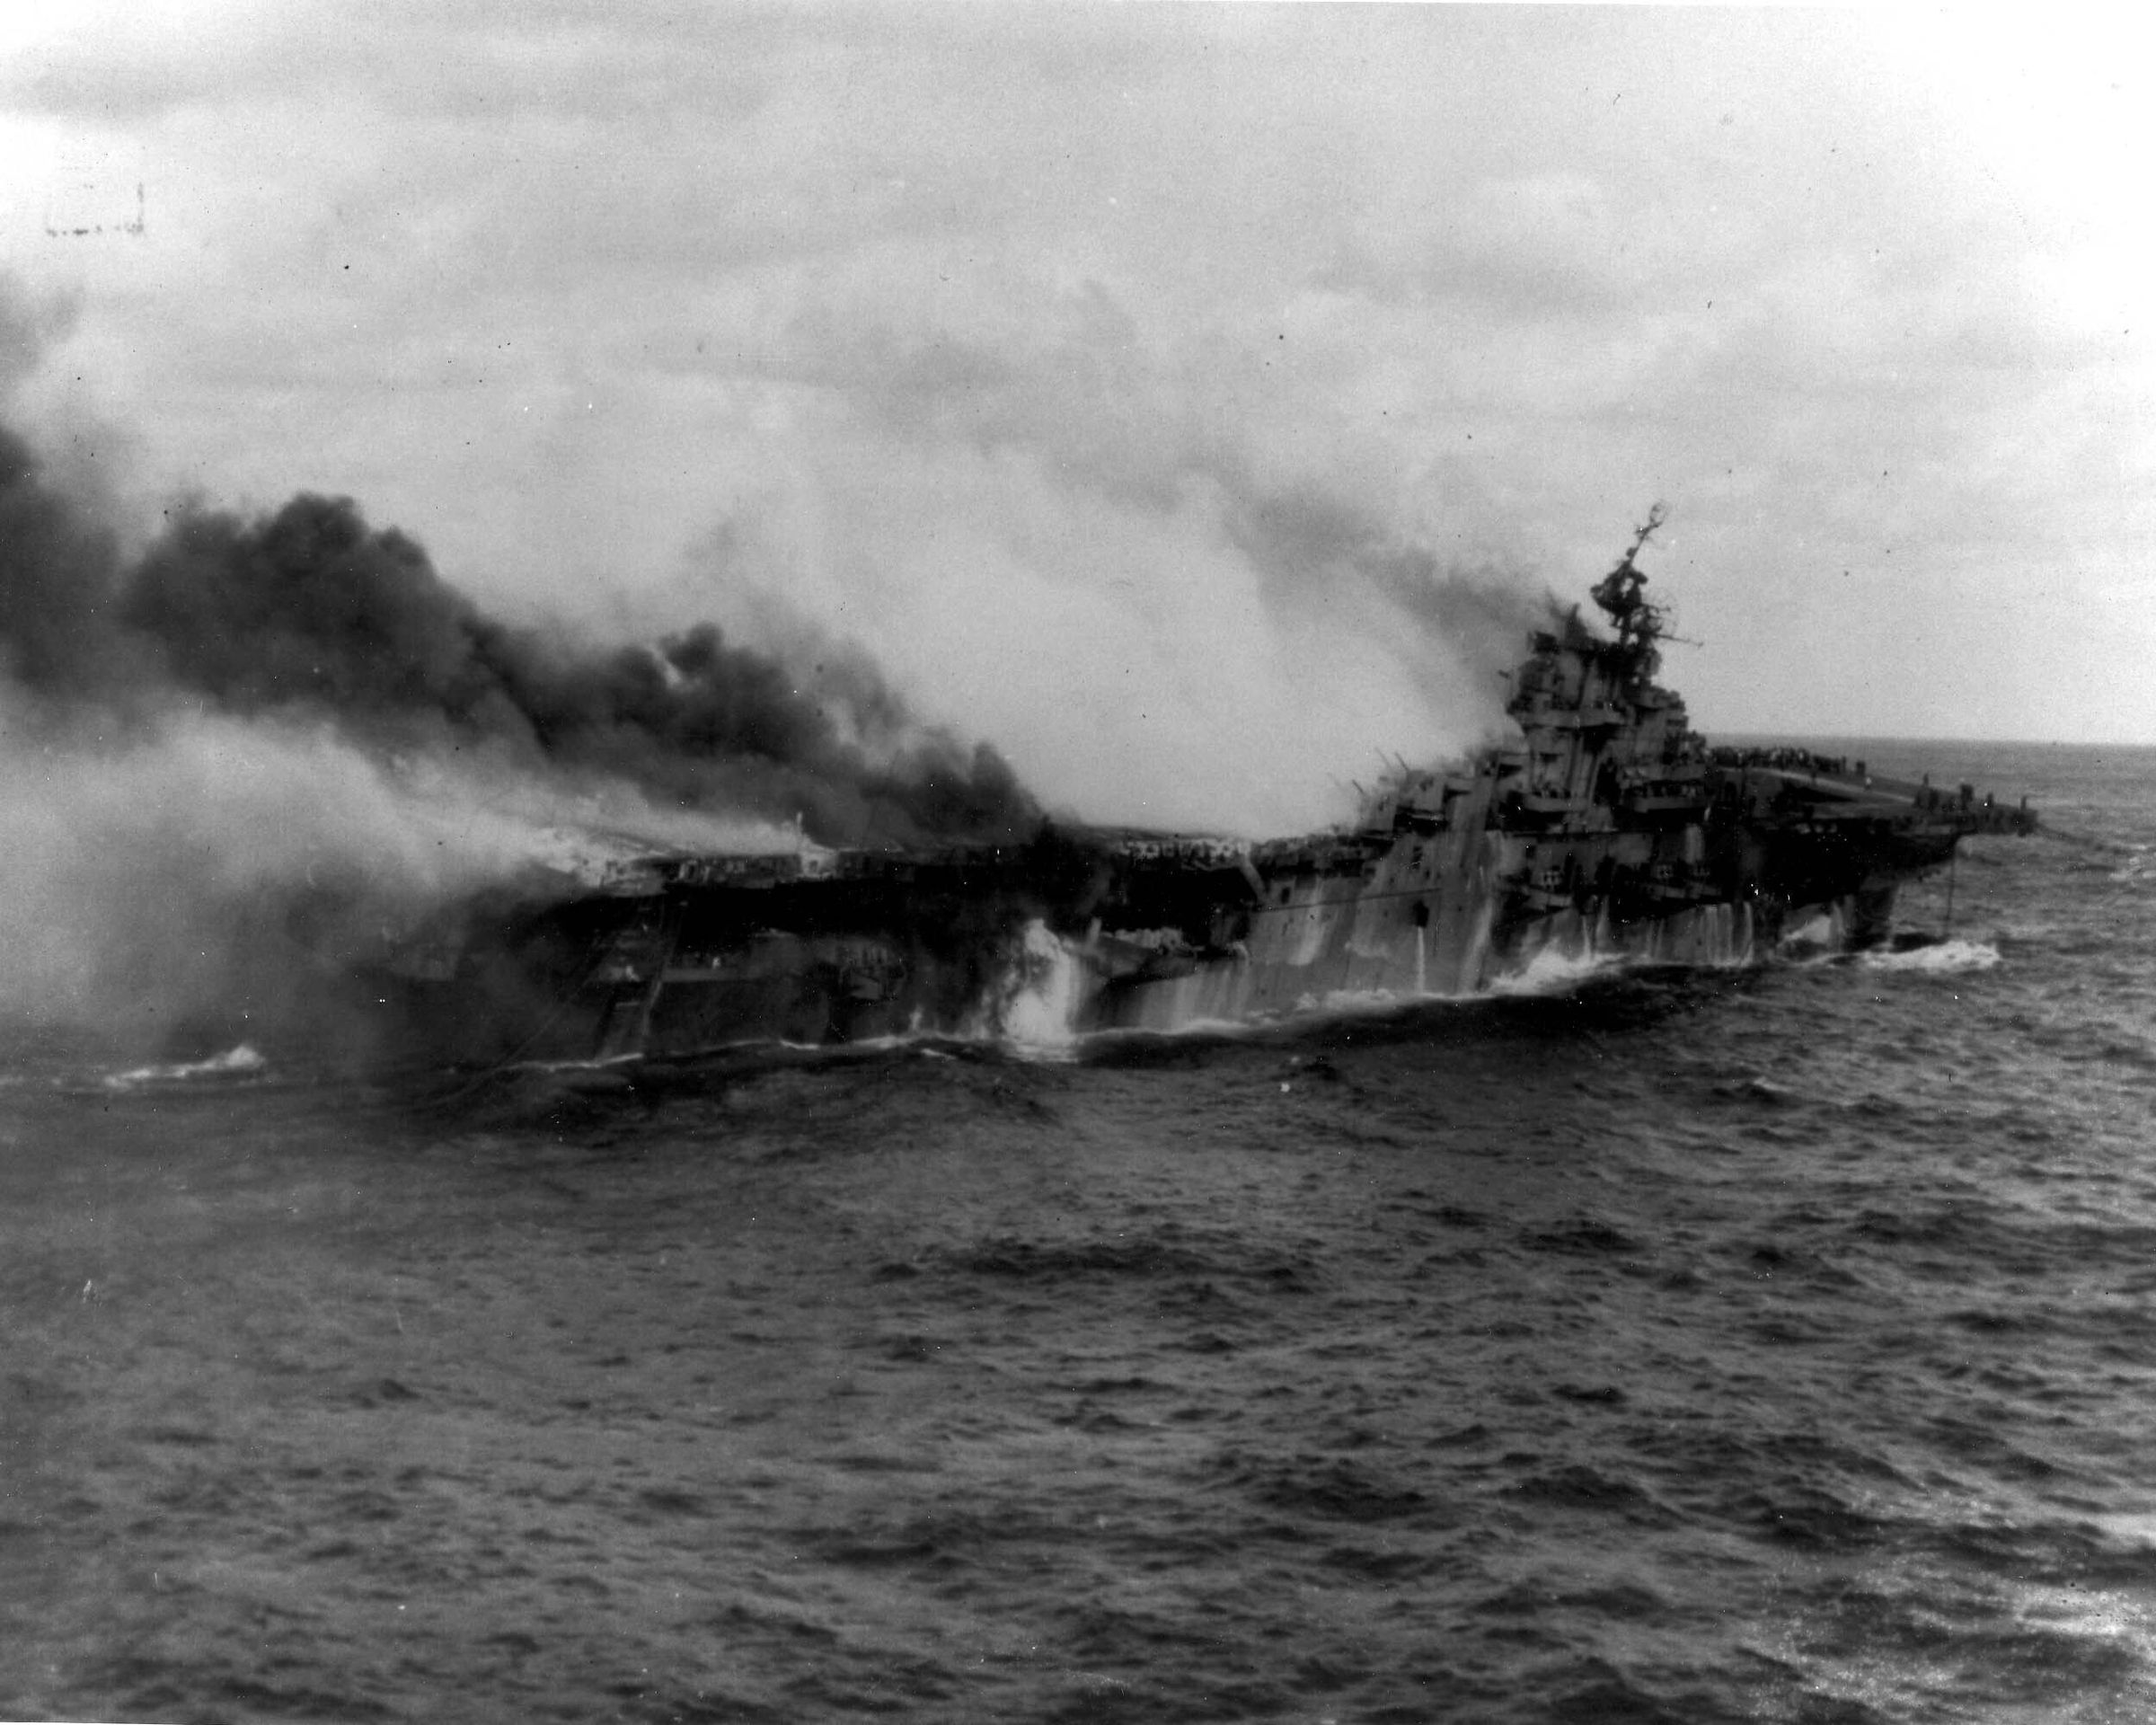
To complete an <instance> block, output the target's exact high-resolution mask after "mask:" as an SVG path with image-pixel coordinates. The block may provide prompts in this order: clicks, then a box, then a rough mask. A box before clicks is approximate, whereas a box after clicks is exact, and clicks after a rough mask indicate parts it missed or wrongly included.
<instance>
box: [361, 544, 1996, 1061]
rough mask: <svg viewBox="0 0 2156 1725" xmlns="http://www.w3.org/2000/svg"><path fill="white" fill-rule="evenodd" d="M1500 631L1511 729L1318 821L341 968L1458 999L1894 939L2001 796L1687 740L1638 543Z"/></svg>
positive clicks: (438, 1041) (703, 993)
mask: <svg viewBox="0 0 2156 1725" xmlns="http://www.w3.org/2000/svg"><path fill="white" fill-rule="evenodd" d="M1660 518H1661V517H1660V513H1659V511H1658V510H1657V512H1656V513H1655V514H1653V515H1652V516H1650V517H1649V519H1648V522H1647V524H1646V525H1645V526H1642V527H1641V528H1640V529H1639V532H1638V534H1637V535H1636V537H1635V538H1634V540H1633V542H1632V544H1631V546H1630V549H1629V550H1628V551H1627V552H1626V553H1625V555H1624V556H1623V558H1622V559H1621V562H1619V563H1618V565H1617V566H1616V567H1615V568H1614V569H1613V571H1611V572H1610V573H1609V574H1608V575H1607V576H1605V577H1604V579H1602V580H1601V581H1600V582H1599V583H1598V584H1597V585H1596V586H1595V588H1594V589H1593V593H1592V597H1593V600H1594V603H1595V606H1596V607H1597V608H1598V610H1599V612H1600V614H1601V621H1600V623H1599V624H1595V623H1590V622H1589V621H1588V619H1587V618H1586V617H1585V616H1583V615H1582V614H1581V611H1580V609H1579V607H1577V606H1574V607H1573V608H1572V609H1571V610H1570V611H1569V613H1568V614H1565V615H1561V616H1556V615H1553V616H1552V618H1551V626H1550V627H1548V628H1546V629H1542V630H1540V631H1538V632H1535V633H1534V634H1533V636H1532V637H1531V639H1529V640H1528V641H1527V642H1526V643H1525V646H1526V656H1525V659H1524V662H1523V663H1522V664H1521V665H1520V666H1519V668H1518V669H1517V670H1516V672H1515V673H1514V674H1513V676H1512V678H1511V694H1510V698H1509V701H1508V703H1507V712H1508V713H1509V714H1510V717H1511V719H1512V721H1514V723H1515V725H1516V728H1517V736H1516V738H1514V739H1511V740H1509V741H1506V742H1502V743H1497V744H1492V745H1489V746H1487V747H1483V748H1482V749H1480V751H1478V752H1476V753H1473V754H1471V755H1470V756H1467V757H1465V758H1462V759H1461V760H1458V761H1456V762H1454V763H1451V764H1448V765H1438V766H1432V767H1426V768H1415V767H1409V766H1406V765H1402V766H1401V767H1400V768H1399V769H1398V770H1397V771H1396V772H1394V773H1392V774H1390V775H1388V776H1387V777H1386V778H1385V779H1384V780H1383V782H1381V783H1379V784H1378V785H1377V786H1376V787H1375V788H1374V789H1373V790H1372V791H1370V792H1368V793H1366V794H1365V798H1364V800H1363V802H1362V805H1361V808H1360V810H1359V812H1358V814H1357V817H1356V818H1355V819H1354V820H1353V821H1352V822H1351V823H1349V824H1347V825H1346V826H1343V827H1339V828H1338V829H1335V830H1331V831H1327V832H1322V833H1316V834H1310V835H1305V836H1297V837H1288V838H1280V839H1274V840H1270V841H1267V842H1262V843H1248V842H1244V841H1241V840H1236V839H1230V838H1224V837H1219V836H1210V835H1205V834H1193V833H1175V832H1153V831H1139V830H1133V829H1128V828H1104V827H1091V826H1083V825H1075V824H1070V823H1064V822H1054V821H1047V820H1043V821H1041V822H1040V823H1039V824H1038V827H1037V828H1036V829H1035V830H1033V831H1032V832H1031V833H1030V834H1029V836H1020V837H1015V838H1011V839H1007V840H998V841H995V842H976V843H968V844H951V845H886V846H880V847H876V848H869V847H862V848H853V849H843V848H832V847H827V846H824V845H817V844H816V843H813V842H812V841H810V840H809V839H808V838H807V837H806V836H803V837H801V838H800V840H799V841H798V842H797V843H796V844H795V845H793V846H792V847H791V849H787V850H782V851H778V852H775V853H766V852H759V853H742V854H703V853H669V854H643V855H641V856H637V857H633V858H631V859H626V860H622V861H617V862H614V863H613V864H612V865H611V866H610V867H608V868H607V869H605V871H604V872H603V873H602V874H601V875H600V876H599V878H597V879H596V880H585V881H583V882H580V883H577V884H573V885H570V884H565V883H560V882H557V883H555V884H553V885H552V886H549V887H545V888H540V887H529V888H517V889H496V890H493V891H490V892H489V893H487V894H484V895H480V896H476V897H473V898H470V899H468V900H466V901H464V902H461V903H458V904H455V905H453V906H450V907H446V908H445V909H443V910H441V911H439V912H437V914H435V915H434V916H431V917H430V918H429V920H428V921H427V922H426V923H425V924H423V925H421V926H420V927H418V928H416V929H413V930H411V931H407V932H405V933H402V934H400V935H399V936H398V937H397V938H396V939H395V940H393V941H392V942H389V943H388V945H387V946H386V948H385V949H384V950H382V951H377V952H376V953H374V954H372V955H371V956H369V957H367V958H366V959H365V960H363V961H360V962H358V964H357V965H356V966H355V969H354V975H355V978H356V980H357V982H358V988H359V997H360V998H361V999H363V1000H364V1001H365V1002H366V1003H367V1004H368V1007H369V1010H370V1011H371V1012H372V1013H374V1014H375V1015H376V1017H377V1018H378V1019H379V1021H380V1022H383V1023H384V1025H385V1026H388V1027H390V1028H392V1029H393V1032H394V1036H395V1038H396V1039H397V1040H399V1041H400V1042H402V1043H404V1044H406V1045H408V1046H411V1047H412V1048H420V1049H425V1050H428V1051H429V1052H430V1053H431V1055H433V1056H434V1057H440V1058H444V1059H448V1060H453V1061H468V1062H496V1061H503V1060H562V1059H571V1060H576V1059H607V1058H611V1057H638V1056H645V1057H667V1056H687V1055H701V1054H704V1053H708V1052H711V1051H713V1050H719V1049H723V1048H734V1047H739V1046H770V1045H773V1044H775V1043H788V1044H796V1045H809V1046H822V1045H829V1044H837V1043H853V1042H861V1041H863V1040H870V1039H879V1038H887V1037H894V1036H901V1035H907V1034H928V1035H951V1036H962V1037H986V1038H1017V1039H1021V1040H1023V1039H1058V1038H1063V1037H1068V1036H1072V1035H1076V1034H1080V1033H1083V1032H1087V1031H1100V1030H1115V1029H1127V1030H1144V1031H1173V1030H1178V1029H1183V1028H1187V1027H1190V1026H1196V1025H1206V1024H1219V1023H1236V1022H1250V1021H1256V1020H1264V1019H1268V1018H1272V1017H1277V1016H1285V1015H1289V1014H1293V1013H1298V1012H1307V1011H1312V1010H1324V1009H1326V1008H1327V1007H1329V1006H1337V1005H1339V1004H1342V1003H1345V1002H1348V1001H1362V1002H1367V1001H1380V1002H1382V1001H1384V1000H1386V999H1409V998H1419V997H1430V996H1448V995H1475V994H1478V993H1480V992H1485V991H1488V990H1489V989H1491V988H1493V987H1495V986H1501V985H1502V984H1503V983H1504V982H1505V981H1506V980H1507V978H1513V977H1521V976H1523V975H1526V974H1528V973H1531V972H1532V971H1533V969H1534V968H1535V967H1536V966H1537V965H1538V964H1547V963H1559V964H1564V965H1591V964H1594V963H1596V962H1598V961H1604V960H1613V961H1621V960H1638V961H1643V962H1650V963H1662V964H1672V965H1734V964H1741V963H1744V962H1746V961H1748V960H1752V959H1754V958H1755V957H1758V956H1761V955H1763V954H1765V953H1767V952H1770V951H1774V950H1776V949H1778V948H1780V947H1783V946H1785V945H1788V944H1790V943H1794V942H1806V943H1811V944H1816V945H1817V946H1821V947H1836V948H1860V947H1863V946H1866V945H1869V944H1872V943H1876V942H1879V941H1881V940H1882V939H1884V938H1886V936H1887V934H1888V932H1889V924H1890V920H1891V916H1892V912H1893V907H1894V902H1895V890H1896V888H1897V887H1898V886H1899V885H1900V884H1901V883H1902V882H1904V881H1905V880H1910V879H1911V878H1913V877H1915V876H1918V875H1922V874H1923V873H1926V872H1927V871H1932V870H1935V869H1937V868H1940V867H1941V866H1942V865H1944V864H1946V863H1948V862H1949V860H1950V859H1951V858H1952V857H1953V855H1954V853H1955V848H1956V846H1957V844H1958V843H1959V841H1960V840H1961V839H1963V838H1964V837H1966V836H1970V835H1973V834H1985V833H2026V832H2028V831H2030V830H2032V829H2033V827H2034V826H2035V820H2034V817H2033V816H2032V815H2031V814H2030V813H2029V811H2028V809H2027V808H2026V807H2025V806H2008V805H2006V804H2004V803H2001V802H1999V801H1994V800H1993V799H1992V798H1990V797H1980V796H1978V795H1977V793H1976V792H1975V790H1974V789H1973V788H1972V787H1969V786H1966V785H1963V786H1957V787H1956V788H1954V789H1952V790H1950V791H1949V790H1946V789H1943V788H1935V787H1933V786H1931V784H1930V783H1905V782H1899V781H1893V780H1889V779H1886V778H1885V777H1882V776H1878V775H1875V774H1871V773H1869V771H1868V770H1867V765H1866V763H1864V762H1862V761H1851V760H1849V759H1847V758H1843V757H1828V756H1820V755H1816V754H1814V753H1811V752H1808V751H1806V750H1801V749H1775V750H1757V749H1753V750H1738V749H1731V748H1726V747H1724V748H1717V747H1710V746H1709V745H1708V743H1707V742H1706V741H1705V739H1702V738H1701V736H1700V735H1699V733H1697V732H1696V731H1694V730H1692V727H1691V725H1690V723H1689V721H1688V719H1687V715H1686V712H1685V708H1684V703H1683V700H1682V699H1681V698H1680V697H1679V696H1678V695H1677V694H1674V692H1673V691H1671V690H1669V689H1668V688H1666V687H1664V686H1661V685H1660V684H1659V683H1657V681H1656V677H1657V674H1658V672H1659V669H1660V651H1659V643H1660V642H1661V641H1663V640H1665V639H1666V636H1667V630H1666V619H1665V617H1664V615H1663V613H1662V611H1661V610H1660V608H1659V607H1657V606H1656V605H1654V604H1652V603H1650V602H1649V601H1648V598H1647V597H1646V594H1645V587H1646V578H1645V577H1644V576H1643V575H1642V574H1641V573H1640V571H1639V568H1638V566H1637V562H1636V559H1637V557H1638V554H1639V551H1640V549H1641V548H1642V546H1643V545H1644V544H1646V542H1647V540H1648V537H1649V536H1650V535H1652V533H1653V532H1654V531H1655V529H1656V527H1657V526H1658V525H1659V522H1660Z"/></svg>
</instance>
